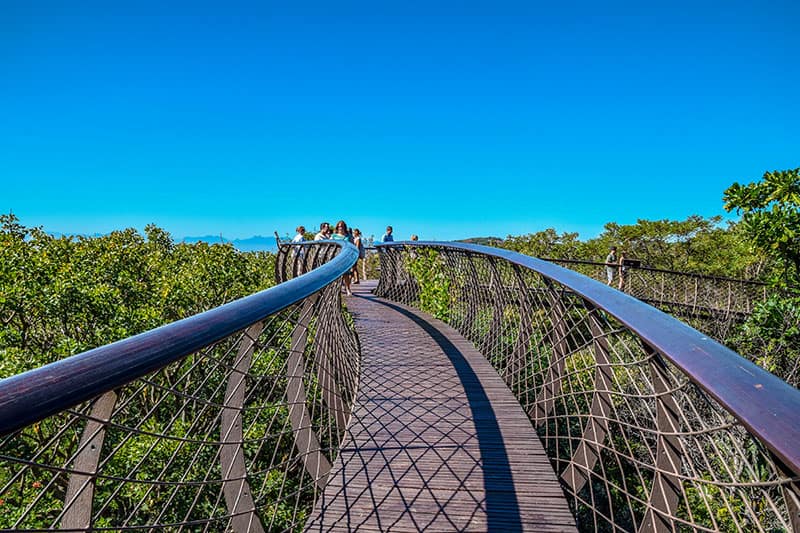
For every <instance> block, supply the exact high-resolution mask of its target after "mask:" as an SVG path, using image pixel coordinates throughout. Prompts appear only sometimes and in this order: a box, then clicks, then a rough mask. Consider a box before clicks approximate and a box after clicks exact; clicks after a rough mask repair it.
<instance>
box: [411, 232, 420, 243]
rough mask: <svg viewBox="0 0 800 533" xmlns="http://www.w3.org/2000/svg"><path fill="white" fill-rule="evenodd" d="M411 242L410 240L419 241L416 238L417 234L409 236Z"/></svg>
mask: <svg viewBox="0 0 800 533" xmlns="http://www.w3.org/2000/svg"><path fill="white" fill-rule="evenodd" d="M411 240H412V241H418V240H419V237H417V234H416V233H415V234H414V235H412V236H411Z"/></svg>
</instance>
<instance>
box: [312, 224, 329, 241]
mask: <svg viewBox="0 0 800 533" xmlns="http://www.w3.org/2000/svg"><path fill="white" fill-rule="evenodd" d="M330 231H331V225H330V224H328V223H327V222H323V223H322V224H320V225H319V233H317V234H316V235H314V240H315V241H324V240H325V239H330Z"/></svg>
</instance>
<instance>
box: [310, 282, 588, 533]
mask: <svg viewBox="0 0 800 533" xmlns="http://www.w3.org/2000/svg"><path fill="white" fill-rule="evenodd" d="M373 287H374V285H373V284H362V285H354V286H353V288H354V289H355V295H354V296H353V297H350V298H348V301H347V306H348V308H349V310H350V311H351V312H352V313H353V315H354V317H355V325H356V330H357V331H358V335H359V337H360V339H361V343H362V354H363V368H362V374H361V386H360V391H359V395H358V398H357V400H356V405H355V407H354V411H353V417H352V420H351V423H350V426H349V428H348V434H347V436H346V440H345V443H344V446H343V448H342V450H341V453H340V454H339V457H338V458H337V460H336V461H335V462H334V465H333V470H332V472H331V476H330V479H329V482H328V485H327V487H326V489H325V491H324V493H323V495H322V496H321V497H320V498H319V500H318V502H317V507H316V508H315V510H314V512H315V514H316V516H315V517H314V518H312V520H310V521H309V523H308V524H307V529H308V530H311V531H331V530H333V531H353V530H361V531H423V530H429V531H523V530H535V531H574V530H575V522H574V518H573V516H572V514H571V513H570V511H569V509H568V507H567V503H566V500H565V499H564V495H563V492H562V490H561V488H560V486H559V483H558V481H557V480H556V476H555V474H554V473H553V470H552V468H551V467H550V464H549V462H548V459H547V456H546V455H545V452H544V450H543V449H542V446H541V443H540V441H539V439H538V438H537V436H536V433H535V431H534V429H533V428H532V426H531V424H530V422H529V420H528V418H527V416H526V415H525V413H524V412H523V410H522V408H521V407H520V406H519V404H518V403H517V401H516V399H515V398H514V397H513V395H512V393H511V391H509V390H508V388H507V387H506V386H505V384H504V383H503V381H502V380H501V379H500V377H499V376H498V375H497V373H496V372H495V371H494V369H492V367H491V365H490V364H489V363H488V362H487V361H486V360H485V359H484V358H483V357H482V356H481V355H480V354H479V353H478V352H477V350H476V349H475V348H474V347H473V346H472V344H470V343H469V342H468V341H466V340H465V339H464V338H463V337H461V336H460V335H459V334H458V333H457V332H456V331H455V330H453V329H452V328H450V327H449V326H447V325H446V324H444V323H442V322H440V321H438V320H434V319H432V318H431V317H429V316H427V315H425V314H423V313H420V312H418V311H416V310H412V309H409V308H407V307H404V306H401V305H398V304H395V303H391V302H388V301H386V300H382V299H380V298H376V297H374V296H373V295H372V294H370V292H369V290H370V289H372V288H373Z"/></svg>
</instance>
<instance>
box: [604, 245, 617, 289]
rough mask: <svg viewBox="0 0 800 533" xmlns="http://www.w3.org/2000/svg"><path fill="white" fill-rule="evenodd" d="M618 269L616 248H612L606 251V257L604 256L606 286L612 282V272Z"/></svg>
mask: <svg viewBox="0 0 800 533" xmlns="http://www.w3.org/2000/svg"><path fill="white" fill-rule="evenodd" d="M618 267H619V265H618V264H617V247H616V246H612V247H611V249H610V250H609V251H608V255H607V256H606V279H607V281H606V285H611V283H612V282H613V281H614V271H615V270H617V268H618Z"/></svg>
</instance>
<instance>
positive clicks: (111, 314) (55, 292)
mask: <svg viewBox="0 0 800 533" xmlns="http://www.w3.org/2000/svg"><path fill="white" fill-rule="evenodd" d="M273 265H274V256H273V255H272V254H268V253H263V252H256V253H241V252H238V251H236V250H235V249H234V248H233V247H232V246H231V245H228V244H214V245H208V244H205V243H197V244H182V243H175V242H174V241H173V239H172V238H171V237H170V235H169V233H167V232H166V231H164V230H163V229H160V228H158V227H156V226H154V225H149V226H147V228H145V232H144V235H142V234H140V233H139V232H137V231H136V230H134V229H126V230H121V231H115V232H113V233H111V234H109V235H105V236H102V237H54V236H52V235H50V234H48V233H46V232H45V231H43V230H42V229H41V228H27V227H25V226H23V225H21V224H20V222H19V220H18V219H17V218H16V217H15V216H14V215H10V214H9V215H0V322H2V329H0V377H6V376H9V375H12V374H16V373H19V372H22V371H24V370H27V369H30V368H33V367H36V366H39V365H41V364H44V363H49V362H52V361H55V360H57V359H61V358H63V357H66V356H69V355H72V354H75V353H79V352H82V351H84V350H87V349H90V348H94V347H96V346H100V345H103V344H107V343H109V342H113V341H115V340H118V339H122V338H125V337H128V336H130V335H134V334H136V333H140V332H142V331H146V330H148V329H151V328H154V327H157V326H160V325H162V324H164V323H167V322H171V321H174V320H177V319H180V318H184V317H186V316H190V315H192V314H195V313H198V312H201V311H204V310H206V309H209V308H212V307H215V306H217V305H220V304H223V303H225V302H227V301H231V300H234V299H236V298H240V297H242V296H246V295H248V294H251V293H253V292H255V291H258V290H260V289H263V288H266V287H268V286H270V285H271V284H272V283H273V276H274V266H273Z"/></svg>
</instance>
